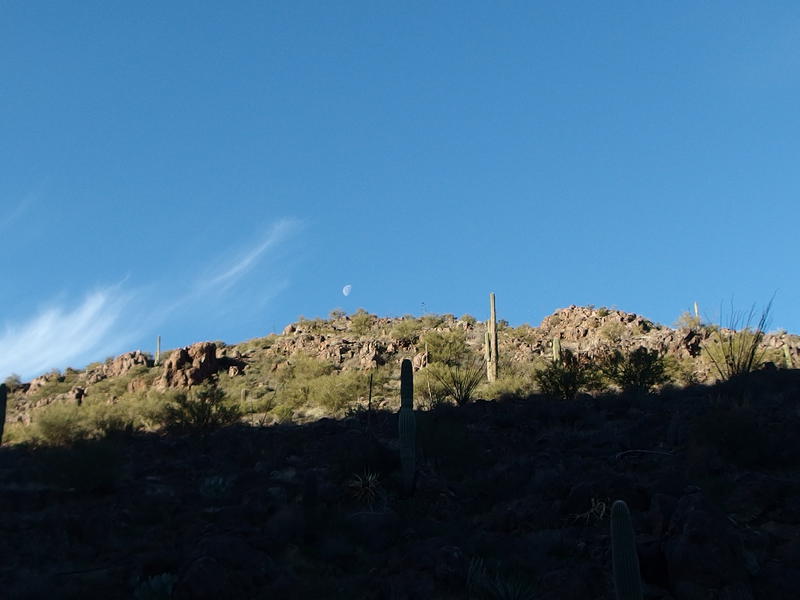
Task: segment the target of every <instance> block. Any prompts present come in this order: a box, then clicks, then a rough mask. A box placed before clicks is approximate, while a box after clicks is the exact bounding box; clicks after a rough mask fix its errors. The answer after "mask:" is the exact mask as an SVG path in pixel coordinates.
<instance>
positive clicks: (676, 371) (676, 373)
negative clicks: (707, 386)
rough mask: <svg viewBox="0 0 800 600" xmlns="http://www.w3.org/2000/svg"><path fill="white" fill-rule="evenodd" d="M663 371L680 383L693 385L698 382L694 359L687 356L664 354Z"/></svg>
mask: <svg viewBox="0 0 800 600" xmlns="http://www.w3.org/2000/svg"><path fill="white" fill-rule="evenodd" d="M664 373H665V375H666V376H667V377H669V379H670V380H672V381H674V382H676V383H678V384H680V385H684V386H686V385H693V384H696V383H698V382H699V378H698V376H697V373H696V371H695V361H694V360H693V359H691V358H689V357H688V356H685V357H683V358H678V357H677V356H673V355H671V354H668V355H666V356H664Z"/></svg>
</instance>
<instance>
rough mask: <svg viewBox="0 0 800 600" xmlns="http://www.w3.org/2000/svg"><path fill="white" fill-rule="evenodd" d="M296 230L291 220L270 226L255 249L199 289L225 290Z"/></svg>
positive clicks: (295, 222) (226, 267) (297, 225)
mask: <svg viewBox="0 0 800 600" xmlns="http://www.w3.org/2000/svg"><path fill="white" fill-rule="evenodd" d="M298 228H299V223H298V222H297V221H294V220H291V219H283V220H281V221H279V222H278V223H276V224H275V225H273V226H272V228H271V229H270V231H269V232H268V233H267V236H266V237H265V238H264V239H263V240H261V241H260V242H259V243H258V244H257V245H256V246H255V247H253V248H251V249H249V250H248V251H247V252H244V253H242V254H241V255H240V256H238V257H237V258H236V259H235V260H233V261H231V263H230V264H228V265H226V266H225V267H224V268H222V269H220V270H219V271H218V272H217V273H213V274H212V275H211V276H210V277H209V278H208V279H207V280H206V281H202V282H200V283H199V288H200V289H201V290H203V291H205V290H206V289H209V288H214V289H216V290H218V291H225V290H227V289H228V288H230V287H231V286H233V285H235V284H236V282H237V281H238V280H239V279H241V278H242V277H243V276H244V275H245V274H246V273H247V272H248V271H249V270H250V269H252V268H253V266H255V265H256V264H257V263H258V261H259V260H260V259H261V258H262V257H263V255H264V253H265V252H266V251H267V250H269V249H271V248H274V247H276V246H277V245H278V244H280V243H282V242H284V241H285V240H286V239H287V238H288V237H289V236H290V235H292V234H293V233H294V232H295V231H296V230H297V229H298Z"/></svg>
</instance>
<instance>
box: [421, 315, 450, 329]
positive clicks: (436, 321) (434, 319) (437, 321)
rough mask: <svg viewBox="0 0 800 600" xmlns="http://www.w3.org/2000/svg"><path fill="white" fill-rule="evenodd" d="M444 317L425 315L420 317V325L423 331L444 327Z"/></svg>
mask: <svg viewBox="0 0 800 600" xmlns="http://www.w3.org/2000/svg"><path fill="white" fill-rule="evenodd" d="M444 322H445V317H444V316H442V315H434V314H427V315H423V316H422V317H420V325H421V326H422V328H423V329H436V328H437V327H441V326H442V325H444Z"/></svg>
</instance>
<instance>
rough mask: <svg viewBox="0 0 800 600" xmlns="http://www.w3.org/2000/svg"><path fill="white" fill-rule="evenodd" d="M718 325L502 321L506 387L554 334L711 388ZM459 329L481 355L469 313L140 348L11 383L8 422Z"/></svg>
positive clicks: (257, 384)
mask: <svg viewBox="0 0 800 600" xmlns="http://www.w3.org/2000/svg"><path fill="white" fill-rule="evenodd" d="M716 329H717V328H716V327H714V326H699V325H696V326H694V327H684V328H678V329H674V328H670V327H666V326H664V325H660V324H657V323H654V322H652V321H650V320H649V319H647V318H645V317H642V316H640V315H636V314H633V313H626V312H623V311H619V310H614V309H607V308H594V307H581V306H570V307H568V308H564V309H560V310H557V311H555V312H554V313H553V314H552V315H550V316H548V317H546V318H545V319H544V320H543V321H542V322H541V324H540V325H539V326H538V327H532V326H529V325H522V326H519V327H516V328H512V327H508V326H502V322H501V326H500V327H499V334H498V335H499V348H500V351H499V355H500V359H501V369H500V378H501V383H502V379H503V375H504V372H503V371H504V369H503V365H505V370H506V372H510V371H511V370H513V369H514V366H515V365H517V366H518V365H530V364H537V361H538V364H541V361H542V360H544V359H548V358H549V357H550V356H551V353H552V344H553V340H554V339H555V338H559V339H560V344H561V347H562V348H563V349H568V350H571V351H574V352H579V353H587V354H588V355H589V356H592V355H593V354H596V353H598V352H600V351H602V350H604V349H606V348H609V347H613V348H617V349H620V350H622V351H623V352H627V351H630V350H632V349H634V348H636V347H639V346H643V347H645V348H648V349H657V350H659V351H661V352H663V353H665V354H666V355H667V356H668V357H671V359H672V362H671V363H670V365H671V375H672V378H673V381H674V383H675V384H677V385H683V384H688V383H693V382H711V381H713V379H714V373H713V370H712V366H711V364H710V363H709V362H708V361H706V360H703V356H702V352H701V349H702V347H703V344H704V343H706V342H708V341H709V340H710V338H711V337H712V336H713V335H714V332H715V330H716ZM457 330H460V331H462V332H463V333H464V337H465V340H466V342H467V344H468V345H469V347H470V348H472V349H473V350H474V352H475V353H476V355H482V354H483V350H482V346H483V339H484V332H485V331H486V325H485V323H484V322H479V321H476V320H475V319H473V318H471V317H469V316H468V315H465V316H464V317H462V318H460V319H457V318H456V317H454V316H453V315H441V316H438V315H426V316H424V317H422V318H413V317H403V318H380V317H377V316H376V315H370V314H368V313H365V312H363V311H362V312H359V313H355V314H354V315H349V316H348V315H344V314H339V315H333V318H331V319H328V320H323V319H315V320H309V319H301V320H300V321H298V322H296V323H293V324H291V325H288V326H287V327H286V328H285V329H284V331H283V333H282V334H281V335H270V336H267V337H263V338H255V339H251V340H248V341H245V342H242V343H238V344H232V345H228V344H225V343H224V342H199V343H196V344H193V345H191V346H187V347H184V348H178V349H175V350H172V351H167V352H164V353H163V356H165V357H166V358H165V359H163V358H162V360H161V361H160V362H159V364H155V361H154V357H153V356H152V355H151V354H148V353H144V352H141V351H139V350H136V351H133V352H128V353H125V354H122V355H120V356H117V357H116V358H111V359H108V360H107V361H106V362H105V363H95V364H92V365H89V366H88V367H87V368H86V369H84V370H75V369H66V370H65V372H63V373H60V372H58V371H53V372H51V373H48V374H45V375H42V376H40V377H37V378H35V379H33V380H32V381H30V382H16V383H12V385H11V386H10V388H11V390H10V391H11V394H10V402H9V412H8V415H7V421H9V422H11V423H20V424H29V423H30V422H31V415H32V413H33V412H34V411H35V410H36V409H39V408H42V407H44V406H47V405H50V404H52V403H54V402H72V403H77V404H80V403H82V402H83V401H84V399H86V398H92V397H93V396H94V397H95V398H96V399H102V400H103V401H105V402H108V403H114V402H116V401H117V400H119V399H120V398H122V397H131V396H135V395H137V394H138V395H139V396H140V397H141V396H142V394H146V393H166V392H169V391H173V390H181V389H186V388H188V387H191V386H195V385H198V384H201V383H203V382H207V381H208V380H209V379H212V378H213V379H214V380H215V381H217V382H218V383H219V384H220V385H222V386H223V387H224V388H225V389H226V391H228V392H229V393H231V394H233V393H235V394H237V396H236V397H237V398H238V397H240V396H241V397H243V398H244V397H248V398H250V399H251V400H252V399H258V398H262V397H265V396H266V395H268V394H269V393H272V392H274V391H275V389H276V387H277V386H279V384H280V381H282V377H284V376H285V373H286V371H287V370H291V369H292V367H293V364H294V363H295V360H296V358H297V357H299V356H302V357H304V358H306V359H310V360H312V361H318V362H320V363H322V364H326V365H329V366H330V367H331V372H332V373H333V374H336V373H347V372H351V371H362V372H366V371H369V370H374V369H381V368H382V369H385V370H386V369H388V370H389V371H391V372H394V371H396V370H397V368H399V362H400V360H401V359H402V358H412V360H413V364H414V368H415V370H418V369H420V368H422V367H423V366H424V365H425V364H426V362H427V358H428V356H427V355H426V348H425V345H424V342H425V339H426V338H425V334H426V333H430V332H440V333H447V332H453V331H457ZM723 331H726V330H723ZM763 346H764V349H765V351H766V355H765V360H767V361H770V362H772V363H773V364H775V365H776V366H779V367H784V366H790V365H788V362H789V361H791V363H792V366H796V365H798V364H800V356H799V354H800V336H796V335H789V334H787V333H778V334H767V335H765V337H764V340H763ZM284 379H285V377H284ZM393 379H396V377H393ZM248 394H249V395H248ZM318 416H319V415H318Z"/></svg>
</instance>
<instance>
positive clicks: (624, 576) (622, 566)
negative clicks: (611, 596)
mask: <svg viewBox="0 0 800 600" xmlns="http://www.w3.org/2000/svg"><path fill="white" fill-rule="evenodd" d="M611 564H612V567H613V569H614V588H615V590H616V593H617V600H642V581H641V577H640V575H639V557H638V556H637V555H636V535H635V534H634V531H633V524H632V523H631V513H630V512H629V511H628V505H627V504H625V502H624V501H623V500H617V501H615V502H614V504H613V506H612V507H611Z"/></svg>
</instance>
